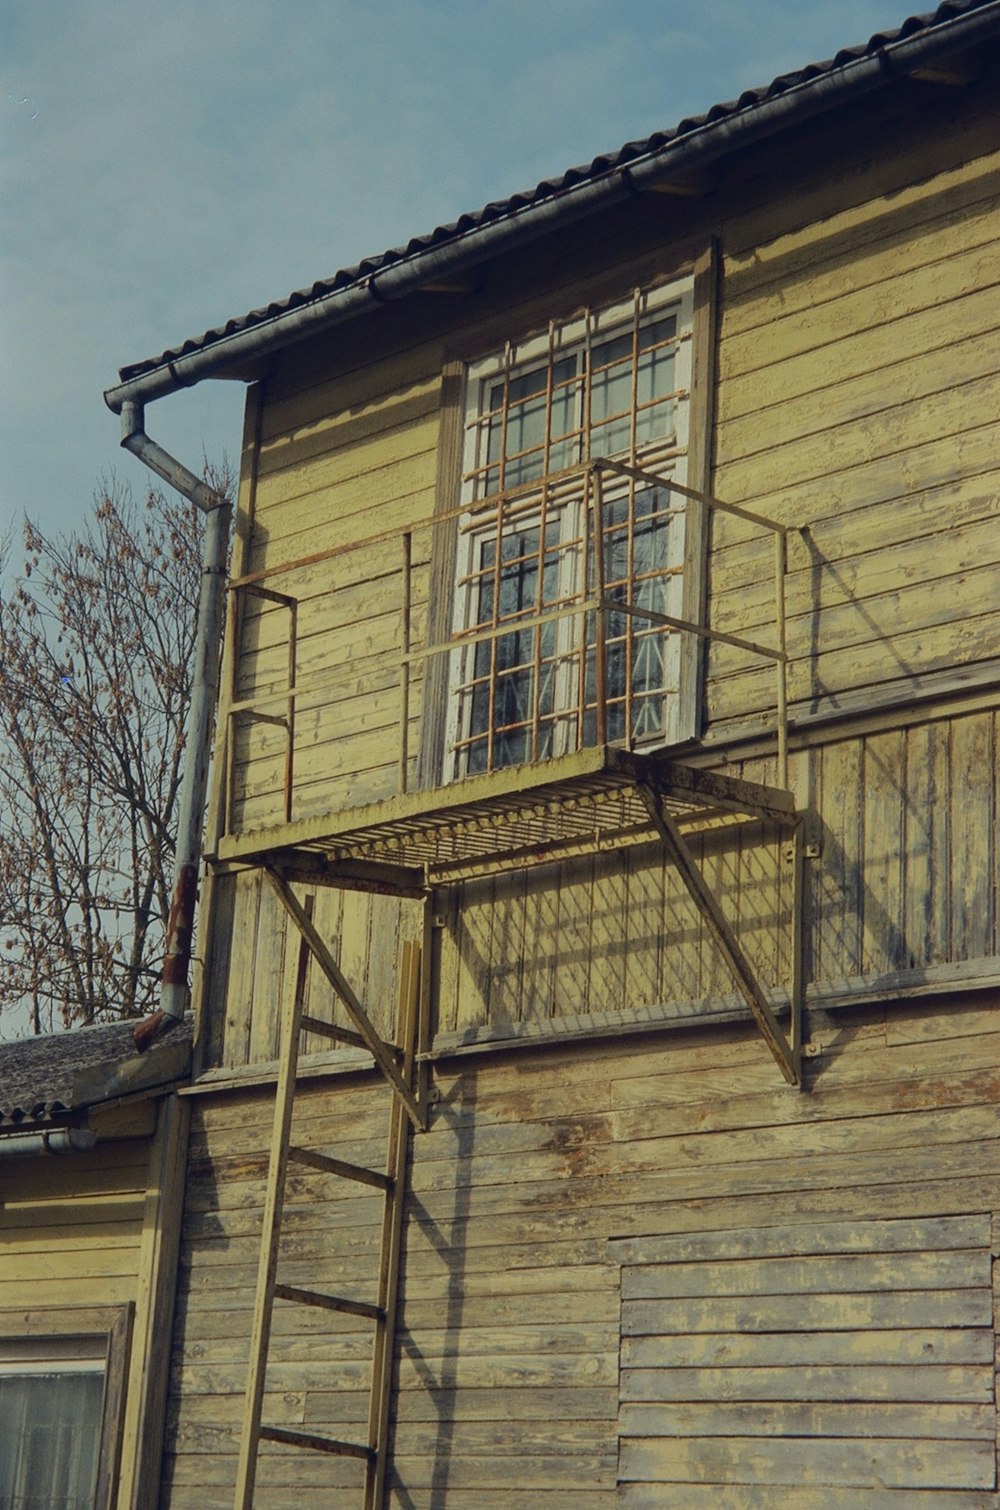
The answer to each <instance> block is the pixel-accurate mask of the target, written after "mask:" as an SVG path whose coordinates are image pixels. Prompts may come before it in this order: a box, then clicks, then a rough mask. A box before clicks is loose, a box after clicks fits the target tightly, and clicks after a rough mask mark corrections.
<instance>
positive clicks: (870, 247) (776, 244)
mask: <svg viewBox="0 0 1000 1510" xmlns="http://www.w3.org/2000/svg"><path fill="white" fill-rule="evenodd" d="M984 145H985V144H984ZM935 166H936V167H937V168H938V170H939V171H936V172H935V171H931V172H929V173H926V174H914V175H913V176H912V177H911V178H910V180H909V181H908V182H901V183H900V184H898V185H897V187H896V190H895V192H894V193H893V194H892V196H891V199H890V200H887V199H886V198H885V197H884V196H883V195H882V194H881V193H878V192H876V193H873V194H872V195H871V196H870V197H869V196H865V195H864V194H863V195H862V196H861V197H852V199H851V200H850V202H849V203H848V204H846V205H844V206H843V207H842V208H838V209H837V210H836V211H835V212H833V213H827V214H825V215H821V216H818V217H816V218H815V219H810V220H807V221H806V222H805V223H804V224H803V223H802V222H801V221H800V220H797V221H796V223H795V224H794V226H793V228H792V229H790V230H787V231H784V232H782V233H780V234H778V235H777V236H768V237H763V238H755V239H754V240H753V243H752V245H750V246H747V248H746V249H745V250H742V251H740V250H736V249H735V248H734V249H733V250H730V251H728V252H727V256H726V286H727V289H729V290H731V292H732V298H731V310H730V313H729V323H730V327H731V329H732V330H733V331H734V332H735V331H737V330H750V329H753V328H757V327H765V328H766V327H767V326H768V325H769V324H770V322H771V319H772V318H773V308H774V296H775V292H776V291H777V290H778V289H780V290H781V293H782V296H783V300H784V301H785V306H784V307H786V308H787V309H788V310H790V311H791V310H794V309H796V308H803V307H805V308H808V307H811V306H812V305H814V304H815V303H817V302H825V301H827V300H830V299H835V298H838V297H839V296H840V295H842V294H844V293H847V292H849V291H850V290H852V289H856V288H859V287H864V286H867V285H869V284H872V283H879V282H882V281H884V280H885V279H887V278H896V277H899V276H901V275H904V274H907V273H909V272H911V271H912V270H913V269H914V268H915V267H918V266H920V265H921V264H922V263H926V262H928V261H936V260H938V259H939V258H940V257H944V256H949V255H950V254H951V252H952V251H954V250H958V249H960V248H961V247H962V246H963V245H964V246H965V247H970V246H975V245H976V244H977V243H982V244H984V245H988V244H989V243H990V242H991V241H992V240H993V237H994V235H995V229H994V213H993V211H994V196H995V192H996V191H995V176H996V172H997V168H998V166H1000V155H998V154H997V153H996V152H993V151H991V150H990V149H989V148H988V147H987V149H986V151H985V152H983V153H982V154H978V153H975V152H970V153H967V154H965V161H963V162H962V163H961V165H960V166H957V167H956V166H954V165H952V164H949V165H947V166H945V167H943V166H942V165H940V164H937V165H935Z"/></svg>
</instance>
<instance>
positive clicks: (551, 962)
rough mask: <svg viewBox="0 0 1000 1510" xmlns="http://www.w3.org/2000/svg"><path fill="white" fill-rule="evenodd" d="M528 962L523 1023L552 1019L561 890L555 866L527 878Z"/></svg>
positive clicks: (538, 869) (533, 871)
mask: <svg viewBox="0 0 1000 1510" xmlns="http://www.w3.org/2000/svg"><path fill="white" fill-rule="evenodd" d="M524 882H525V886H524V958H523V966H522V972H521V1021H522V1022H541V1021H544V1020H546V1019H547V1018H549V1017H551V1016H552V1010H553V999H554V995H555V984H556V938H557V933H556V926H557V918H558V903H559V897H558V890H557V886H556V872H555V868H554V867H552V866H543V867H535V868H534V869H529V870H528V871H526V872H525V878H524Z"/></svg>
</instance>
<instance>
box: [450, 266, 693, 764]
mask: <svg viewBox="0 0 1000 1510" xmlns="http://www.w3.org/2000/svg"><path fill="white" fill-rule="evenodd" d="M689 336H690V305H689V302H688V301H687V300H686V298H685V297H684V296H683V295H677V294H676V293H674V294H671V293H670V292H669V291H667V292H664V291H659V292H656V293H653V294H650V293H649V292H643V291H642V290H638V289H637V290H635V291H634V293H633V295H632V298H631V301H630V303H629V304H628V305H625V306H622V305H619V306H616V307H615V308H613V309H611V310H604V311H596V312H595V311H591V310H587V311H585V312H584V313H583V314H582V315H581V316H580V317H578V318H577V319H575V320H573V321H571V322H566V323H565V324H563V325H558V324H556V323H552V324H550V325H549V328H548V331H547V334H546V336H545V337H544V338H543V339H542V341H541V342H539V341H537V340H536V341H534V342H531V343H527V344H526V345H525V346H522V347H520V348H519V347H515V346H513V345H508V346H507V347H506V349H505V351H504V353H503V355H502V358H501V359H500V360H499V361H498V362H495V363H493V364H492V368H493V370H491V371H487V372H486V373H485V374H482V375H478V374H477V373H476V372H475V371H474V372H473V375H472V386H473V389H474V391H473V394H472V398H473V401H474V404H475V409H474V412H473V413H472V414H471V415H470V417H469V419H468V443H467V448H466V455H467V458H468V461H469V463H470V464H469V466H468V468H467V471H466V474H465V478H464V488H465V497H466V500H467V506H468V507H467V513H466V515H465V517H464V518H463V520H462V522H461V526H460V536H461V540H462V550H461V552H460V561H461V562H462V569H461V573H460V576H459V579H458V584H457V587H458V592H457V614H456V625H455V631H456V639H458V640H459V641H461V640H462V639H463V638H466V639H471V641H472V643H471V644H470V646H469V648H468V649H467V650H466V651H465V652H464V653H462V654H460V655H459V656H457V657H456V661H457V663H458V664H457V674H456V675H455V678H454V680H455V687H454V714H453V729H452V738H451V742H450V743H451V755H452V758H453V760H454V764H455V771H454V773H453V774H472V773H474V772H478V771H489V770H493V769H496V768H498V767H501V766H506V765H513V764H519V763H522V762H525V761H533V760H539V759H544V758H546V757H548V756H550V755H553V754H560V753H563V752H565V751H567V750H570V749H573V748H579V747H581V746H584V745H587V744H591V743H593V742H594V740H595V738H604V739H608V740H611V741H614V742H616V743H621V744H624V745H627V746H629V747H643V746H650V745H655V744H663V743H665V742H667V741H668V740H669V737H670V723H671V699H674V700H676V697H677V690H678V680H679V668H678V642H677V637H676V635H674V634H673V633H672V631H671V630H670V629H669V628H665V627H664V626H663V625H662V624H655V623H651V622H650V621H649V620H648V619H643V618H641V617H638V616H636V615H635V614H634V613H633V612H632V610H634V609H647V610H654V611H655V612H658V613H660V614H668V615H671V616H673V617H675V618H677V617H679V616H680V614H681V597H680V588H681V582H680V577H681V571H682V563H683V555H684V517H685V506H684V502H683V500H682V499H677V500H675V499H674V497H673V495H672V492H671V489H670V487H669V483H667V484H666V485H662V486H650V485H649V484H647V483H644V482H641V481H637V480H636V479H635V478H634V477H624V478H623V477H619V478H615V479H613V480H611V481H608V482H606V483H605V485H604V489H603V493H602V492H601V490H599V489H595V488H594V487H593V485H592V480H591V479H592V474H591V473H590V472H588V471H587V470H586V467H585V465H584V464H586V463H587V462H590V461H592V460H595V459H597V458H603V457H613V458H617V459H623V460H626V461H628V462H630V463H631V464H632V465H633V466H643V467H645V468H650V467H655V468H656V471H657V473H658V474H659V475H660V476H663V474H667V476H668V477H676V478H677V480H678V481H680V482H683V480H684V477H685V472H684V462H685V459H686V428H687V425H686V418H687V400H688V392H689V376H688V374H689V365H690V357H689V350H690V343H689ZM595 591H596V592H599V593H600V595H601V596H602V598H603V599H604V600H605V601H606V602H607V603H610V604H613V605H614V607H613V608H609V609H607V610H605V611H603V613H602V615H601V616H600V619H601V622H600V623H599V622H598V620H599V616H598V615H596V614H595V613H593V612H589V613H588V612H586V611H581V605H583V604H585V603H586V602H587V601H588V600H589V598H590V597H591V596H593V594H594V593H595ZM508 624H509V625H510V630H509V632H506V626H507V625H508ZM498 630H501V631H504V632H501V633H499V634H497V631H498ZM486 631H492V632H493V633H492V636H491V637H489V638H485V637H483V636H484V634H485V632H486ZM477 636H479V638H478V639H477V638H476V637H477ZM598 679H600V681H601V688H600V691H599V689H598V686H597V682H598ZM674 706H675V707H676V704H674ZM599 721H600V722H604V724H605V728H604V729H603V730H601V731H598V728H597V725H598V722H599Z"/></svg>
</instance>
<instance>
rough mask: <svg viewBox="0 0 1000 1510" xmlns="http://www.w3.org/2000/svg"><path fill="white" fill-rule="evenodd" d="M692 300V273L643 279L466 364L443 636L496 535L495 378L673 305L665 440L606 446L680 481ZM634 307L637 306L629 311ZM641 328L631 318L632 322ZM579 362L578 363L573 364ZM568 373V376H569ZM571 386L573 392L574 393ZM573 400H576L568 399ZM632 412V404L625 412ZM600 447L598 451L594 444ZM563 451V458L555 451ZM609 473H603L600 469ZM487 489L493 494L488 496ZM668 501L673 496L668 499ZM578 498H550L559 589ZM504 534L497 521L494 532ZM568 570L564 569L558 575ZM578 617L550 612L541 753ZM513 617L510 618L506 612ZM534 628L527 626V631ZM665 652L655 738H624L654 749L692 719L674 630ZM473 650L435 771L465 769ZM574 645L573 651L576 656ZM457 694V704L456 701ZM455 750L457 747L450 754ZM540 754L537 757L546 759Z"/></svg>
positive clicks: (567, 742)
mask: <svg viewBox="0 0 1000 1510" xmlns="http://www.w3.org/2000/svg"><path fill="white" fill-rule="evenodd" d="M694 302H695V280H694V276H693V275H691V276H687V277H684V278H680V279H676V280H673V281H671V282H668V283H662V284H659V285H653V286H647V287H645V288H642V289H636V290H633V291H632V293H631V294H630V296H629V297H628V298H626V299H622V300H619V301H616V302H615V303H612V304H608V305H603V306H601V307H599V308H595V309H592V310H588V311H586V312H583V313H580V314H579V315H577V316H575V317H571V318H570V319H568V320H565V321H562V322H558V323H557V322H553V323H552V324H550V326H549V327H548V329H547V330H545V331H541V332H536V333H534V334H532V335H531V336H529V337H528V338H526V339H524V340H521V341H518V342H516V343H512V344H508V346H507V347H506V348H505V349H504V350H502V351H494V352H492V353H491V354H490V355H489V356H487V357H484V358H481V359H480V360H477V361H475V362H472V363H470V364H469V365H468V367H467V371H466V390H465V391H466V399H465V439H464V447H463V464H462V474H463V481H462V492H461V503H462V504H463V505H466V506H467V507H466V508H465V509H464V511H463V513H462V515H461V518H460V520H459V528H458V548H457V552H456V559H455V583H456V587H455V593H454V602H453V620H452V634H453V638H456V639H461V637H462V636H463V634H466V633H468V630H469V626H470V625H473V624H475V623H476V622H477V617H478V615H477V612H476V609H475V603H474V598H475V595H476V593H477V592H478V586H477V571H478V570H481V567H478V566H477V558H478V559H481V551H482V546H483V542H484V540H485V539H487V538H488V537H489V536H490V535H491V534H492V535H494V536H496V535H497V533H498V530H497V522H496V520H497V514H496V510H495V509H490V508H489V504H488V500H487V498H486V496H485V495H484V488H483V485H482V479H483V478H484V475H485V468H486V466H487V465H488V464H489V465H490V467H491V470H492V462H491V461H490V458H489V457H488V456H486V455H485V454H484V452H485V449H486V447H487V446H488V443H489V441H488V437H489V424H488V421H487V420H486V419H485V418H484V416H486V415H488V413H489V412H490V411H489V408H488V405H489V397H488V395H489V390H490V388H491V386H495V385H496V383H497V381H498V380H500V381H502V380H503V378H504V375H505V373H507V374H509V375H510V377H511V378H513V379H516V378H517V376H519V375H520V374H521V373H525V372H530V371H531V370H533V369H535V370H537V369H538V367H539V365H541V364H546V363H548V362H552V363H553V365H554V364H555V363H557V362H558V361H560V360H563V359H564V358H567V357H576V358H577V360H578V361H579V358H580V356H581V355H582V354H583V352H584V351H585V350H586V349H587V346H588V343H589V345H590V346H591V347H593V345H594V344H596V343H601V342H604V341H607V340H610V339H613V338H614V337H615V336H616V335H618V334H621V333H624V332H626V331H629V330H631V329H632V328H633V325H634V324H635V322H636V320H637V319H638V320H639V321H640V322H641V325H644V324H646V323H647V322H648V321H649V320H653V319H656V318H658V317H660V316H662V315H666V314H669V313H671V312H672V310H676V314H677V332H676V337H675V339H676V348H675V353H674V362H675V366H674V373H673V389H672V392H673V394H674V400H673V410H672V414H673V421H674V427H673V434H672V436H671V437H670V439H669V440H667V439H665V438H658V439H654V440H653V441H650V442H647V443H641V442H638V441H637V437H636V428H637V426H636V424H635V423H634V424H633V426H632V434H631V437H630V444H629V446H628V447H627V448H625V449H623V450H616V451H612V452H610V453H608V454H610V455H611V456H612V457H614V458H616V459H619V460H625V461H628V462H630V463H633V464H637V465H640V466H643V465H646V466H649V467H651V468H653V469H654V470H655V472H656V475H657V476H663V477H664V478H666V479H673V480H675V481H676V482H678V483H680V484H682V485H685V484H687V481H688V453H689V443H690V417H691V407H692V405H691V394H692V379H693V373H692V350H693V328H694ZM639 310H641V313H639V314H638V315H637V311H639ZM640 328H641V326H640ZM580 370H582V369H581V368H578V371H580ZM575 381H577V380H574V383H575ZM582 393H583V387H582V385H581V389H580V394H581V396H582ZM577 401H578V402H579V399H578V400H577ZM634 412H635V411H633V413H634ZM577 422H578V424H579V427H580V435H579V437H578V438H577V439H575V441H574V445H575V447H576V450H577V453H578V454H576V455H574V456H573V457H572V458H571V459H570V460H569V461H568V463H567V464H568V465H569V466H578V465H579V463H581V462H582V461H584V460H587V459H589V455H588V454H585V453H589V451H590V443H591V437H592V436H593V435H594V434H596V432H597V431H598V430H599V427H600V422H598V423H597V424H594V423H592V424H591V426H590V429H589V433H588V429H587V426H586V425H585V424H584V423H583V417H582V415H579V414H578V416H577ZM600 454H604V453H600ZM561 459H564V458H561ZM557 474H558V468H552V467H551V466H550V469H549V470H548V472H547V473H545V472H543V473H542V475H540V476H539V477H538V479H537V482H538V491H539V492H541V489H542V485H543V480H544V478H545V477H546V476H547V477H553V476H556V475H557ZM609 475H610V474H605V476H606V477H609ZM605 486H606V488H608V489H609V490H613V488H614V486H615V484H614V482H613V481H608V482H606V483H605ZM494 496H495V495H494ZM675 501H676V500H675ZM581 512H582V508H581V504H580V501H579V498H578V499H577V501H576V502H575V503H571V504H564V505H562V506H561V507H560V511H559V519H560V530H561V536H562V538H563V540H564V541H565V542H567V545H566V549H565V550H564V551H563V552H562V554H561V555H560V567H559V571H560V581H559V588H558V593H559V596H560V597H562V596H567V597H568V596H571V595H572V594H573V593H574V592H576V591H577V590H578V588H579V586H580V582H579V576H580V572H581V568H582V549H581V548H580V547H579V546H577V547H575V548H574V546H573V545H572V542H573V541H574V540H576V541H579V540H580V539H581V538H582V529H583V522H582V519H581V517H580V516H581ZM687 512H688V511H687V509H686V508H685V507H683V506H681V507H679V508H678V509H677V515H676V517H677V519H678V525H676V526H674V527H673V528H672V529H670V530H669V531H668V532H667V539H668V542H669V543H668V549H669V559H668V561H667V562H666V563H665V564H666V565H667V566H668V567H669V568H670V569H671V570H672V571H675V572H676V574H677V576H676V601H673V600H672V602H671V607H670V612H671V613H672V614H673V615H674V616H675V617H682V616H683V614H682V609H683V592H684V583H683V569H684V565H685V550H686V528H685V517H686V514H687ZM477 517H479V518H482V519H483V520H484V523H483V525H482V528H481V529H479V528H477V525H476V521H477ZM538 523H540V519H539V510H538V509H536V510H535V511H534V513H533V514H532V513H531V512H528V513H526V514H525V515H524V517H523V518H522V519H521V520H520V521H519V527H522V528H525V529H530V528H533V527H534V526H535V525H537V524H538ZM502 533H504V534H506V533H508V530H507V529H506V528H505V529H504V531H503V532H502ZM566 573H569V574H570V577H571V578H572V580H570V578H568V577H566V575H565V574H566ZM578 618H579V616H578V615H577V616H570V615H567V616H566V617H565V618H563V619H561V620H558V621H557V626H556V650H555V653H554V656H553V657H552V658H551V659H552V661H553V663H554V665H555V668H556V669H555V678H556V689H555V706H556V714H555V719H554V729H555V731H556V732H554V734H553V740H552V744H553V748H552V749H551V750H549V751H548V752H547V755H548V754H551V755H556V754H560V753H563V752H564V751H565V750H566V749H568V748H570V747H573V744H574V741H573V736H572V734H571V732H570V731H569V727H568V723H569V720H570V719H571V718H572V717H573V716H574V713H573V698H572V696H571V695H570V693H569V690H568V687H567V686H566V683H565V678H566V676H567V675H568V674H569V669H570V668H571V661H572V652H571V649H570V643H571V641H572V638H573V635H574V633H575V634H576V635H577V636H579V633H580V628H579V621H578ZM511 622H512V623H516V620H511ZM536 632H537V631H536ZM668 647H669V648H668V651H667V654H668V656H669V658H670V662H671V676H672V678H673V679H674V686H673V687H671V688H669V689H668V690H665V691H664V692H663V694H662V697H663V705H662V706H663V728H662V732H661V733H660V734H658V735H657V736H656V737H655V738H653V739H649V740H645V741H639V742H635V741H632V740H631V739H628V740H627V742H629V743H633V744H634V745H635V747H636V748H642V749H656V748H663V747H665V746H668V745H670V744H673V743H676V742H677V741H678V740H680V739H682V738H685V737H688V735H689V732H690V725H691V722H692V718H691V713H690V710H688V709H685V708H683V707H682V706H681V691H680V688H681V674H680V655H681V646H680V637H679V636H678V635H677V634H674V635H672V636H671V637H670V639H669V641H668ZM474 656H475V650H474V648H473V647H466V648H465V649H462V650H456V651H453V652H452V656H451V674H450V678H449V683H450V694H449V698H448V712H447V720H446V725H445V751H446V769H445V773H444V775H445V780H446V781H448V780H453V779H455V778H456V777H461V776H464V775H466V774H468V767H469V760H468V752H469V746H468V744H467V743H466V744H464V745H463V743H462V742H463V741H468V739H469V737H470V729H471V727H472V707H471V695H470V693H469V691H468V689H469V687H470V686H471V683H472V681H473V675H472V665H473V661H474ZM578 657H579V653H578V652H577V658H578ZM463 702H464V703H465V704H466V705H467V706H464V707H463ZM560 720H562V728H563V732H562V734H561V735H560V734H559V733H558V728H559V723H560ZM456 752H457V753H456ZM547 755H546V756H542V757H540V758H547Z"/></svg>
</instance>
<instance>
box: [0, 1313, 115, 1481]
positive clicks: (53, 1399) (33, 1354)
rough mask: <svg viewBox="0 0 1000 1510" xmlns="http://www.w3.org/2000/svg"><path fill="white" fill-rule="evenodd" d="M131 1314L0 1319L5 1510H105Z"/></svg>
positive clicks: (0, 1471)
mask: <svg viewBox="0 0 1000 1510" xmlns="http://www.w3.org/2000/svg"><path fill="white" fill-rule="evenodd" d="M128 1333H129V1312H128V1309H127V1308H125V1307H115V1308H111V1309H105V1308H101V1309H86V1310H66V1311H57V1312H24V1311H19V1312H16V1313H8V1314H4V1313H0V1506H2V1507H3V1510H108V1507H110V1506H111V1504H112V1503H113V1494H114V1486H115V1481H116V1478H117V1467H118V1439H119V1425H120V1419H121V1408H122V1403H123V1396H124V1391H123V1381H124V1372H125V1362H126V1354H127V1347H128Z"/></svg>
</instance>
